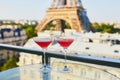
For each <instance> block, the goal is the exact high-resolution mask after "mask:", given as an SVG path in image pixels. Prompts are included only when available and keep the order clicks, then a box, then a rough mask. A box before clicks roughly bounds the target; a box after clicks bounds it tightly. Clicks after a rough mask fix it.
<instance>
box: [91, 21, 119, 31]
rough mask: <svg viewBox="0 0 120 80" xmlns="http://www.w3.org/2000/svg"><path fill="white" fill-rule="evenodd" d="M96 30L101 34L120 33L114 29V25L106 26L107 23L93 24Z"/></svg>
mask: <svg viewBox="0 0 120 80" xmlns="http://www.w3.org/2000/svg"><path fill="white" fill-rule="evenodd" d="M92 26H93V28H94V30H95V31H96V32H101V33H117V32H118V33H120V29H117V28H114V24H109V23H107V24H105V23H101V24H99V23H97V22H95V23H93V24H92Z"/></svg>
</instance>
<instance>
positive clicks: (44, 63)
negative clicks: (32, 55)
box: [43, 49, 46, 67]
mask: <svg viewBox="0 0 120 80" xmlns="http://www.w3.org/2000/svg"><path fill="white" fill-rule="evenodd" d="M43 66H44V67H46V54H45V49H43Z"/></svg>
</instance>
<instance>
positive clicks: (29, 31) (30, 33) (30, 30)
mask: <svg viewBox="0 0 120 80" xmlns="http://www.w3.org/2000/svg"><path fill="white" fill-rule="evenodd" d="M35 27H36V25H28V24H25V25H22V28H23V29H24V30H25V32H26V35H27V39H29V38H32V37H34V36H37V30H36V29H35Z"/></svg>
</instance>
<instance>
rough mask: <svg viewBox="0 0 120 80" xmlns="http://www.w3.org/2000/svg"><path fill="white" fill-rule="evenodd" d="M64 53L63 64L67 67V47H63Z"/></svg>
mask: <svg viewBox="0 0 120 80" xmlns="http://www.w3.org/2000/svg"><path fill="white" fill-rule="evenodd" d="M64 55H65V63H64V65H65V66H66V67H67V64H66V63H67V48H64Z"/></svg>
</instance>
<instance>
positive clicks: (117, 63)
mask: <svg viewBox="0 0 120 80" xmlns="http://www.w3.org/2000/svg"><path fill="white" fill-rule="evenodd" d="M0 49H6V50H12V51H18V52H26V53H30V54H36V55H43V51H42V50H38V49H32V48H25V47H21V46H14V45H8V44H0ZM46 55H47V56H49V57H54V58H60V59H64V58H65V57H64V54H63V53H62V52H53V51H48V50H47V51H46ZM66 56H67V59H68V60H72V61H78V62H85V63H92V64H98V65H104V66H111V67H116V68H120V60H118V59H112V58H102V57H96V56H87V55H81V54H69V53H68V54H67V55H66Z"/></svg>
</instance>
